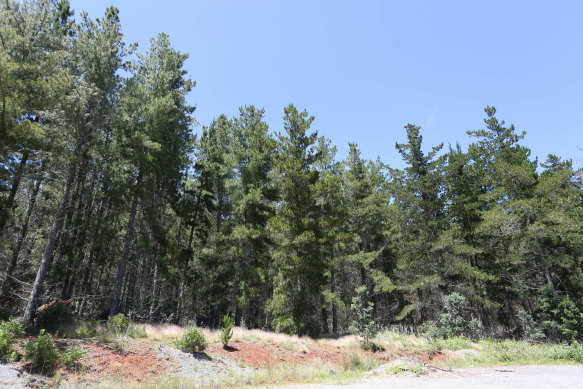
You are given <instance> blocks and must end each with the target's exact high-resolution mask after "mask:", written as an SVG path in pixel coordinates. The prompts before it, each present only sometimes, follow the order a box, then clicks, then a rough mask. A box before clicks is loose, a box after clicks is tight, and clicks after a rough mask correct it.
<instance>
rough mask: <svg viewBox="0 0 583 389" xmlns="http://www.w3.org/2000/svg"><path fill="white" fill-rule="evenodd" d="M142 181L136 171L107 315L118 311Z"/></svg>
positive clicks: (140, 174)
mask: <svg viewBox="0 0 583 389" xmlns="http://www.w3.org/2000/svg"><path fill="white" fill-rule="evenodd" d="M141 183H142V172H141V170H140V172H139V173H138V180H137V182H136V191H135V193H134V198H133V199H132V208H131V211H130V218H129V220H128V229H127V231H126V237H125V242H124V246H123V254H122V257H121V263H120V264H119V269H118V271H117V279H116V280H115V287H114V289H113V297H112V299H111V306H110V308H109V317H111V316H115V315H117V314H118V313H119V304H120V298H121V287H122V284H123V279H124V276H125V273H126V266H127V264H128V257H129V255H130V246H131V243H132V237H133V235H134V224H135V221H136V211H137V209H138V201H139V198H140V196H139V191H140V186H141Z"/></svg>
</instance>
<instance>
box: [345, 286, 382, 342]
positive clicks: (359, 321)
mask: <svg viewBox="0 0 583 389" xmlns="http://www.w3.org/2000/svg"><path fill="white" fill-rule="evenodd" d="M350 309H351V310H352V316H353V319H352V325H351V326H350V332H352V333H353V334H356V335H359V336H361V337H362V345H363V347H364V348H369V341H370V339H372V338H374V337H375V336H376V334H377V333H378V331H379V327H378V326H377V325H376V323H375V322H374V320H373V317H372V311H373V309H374V305H373V303H372V302H371V301H369V298H368V291H367V289H366V286H364V285H363V286H361V287H359V288H357V289H356V296H354V297H353V298H352V305H351V306H350Z"/></svg>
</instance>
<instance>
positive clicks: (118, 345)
mask: <svg viewBox="0 0 583 389" xmlns="http://www.w3.org/2000/svg"><path fill="white" fill-rule="evenodd" d="M109 347H111V349H112V350H113V352H114V353H116V354H122V353H123V352H124V351H125V347H126V344H125V343H124V342H115V343H114V344H112V345H111V346H109Z"/></svg>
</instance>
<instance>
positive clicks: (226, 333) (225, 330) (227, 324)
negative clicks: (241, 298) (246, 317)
mask: <svg viewBox="0 0 583 389" xmlns="http://www.w3.org/2000/svg"><path fill="white" fill-rule="evenodd" d="M234 325H235V323H233V320H231V318H230V317H229V315H225V316H223V326H222V327H221V342H222V343H223V348H226V347H227V345H228V344H229V340H231V338H232V337H233V326H234Z"/></svg>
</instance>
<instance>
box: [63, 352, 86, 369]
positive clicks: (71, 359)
mask: <svg viewBox="0 0 583 389" xmlns="http://www.w3.org/2000/svg"><path fill="white" fill-rule="evenodd" d="M84 355H85V351H83V350H82V349H81V348H80V347H72V348H70V349H68V350H67V351H65V352H64V353H62V354H61V358H60V359H61V364H62V365H63V366H66V367H68V368H69V369H77V368H78V367H79V366H80V364H79V361H80V360H81V358H83V356H84Z"/></svg>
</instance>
